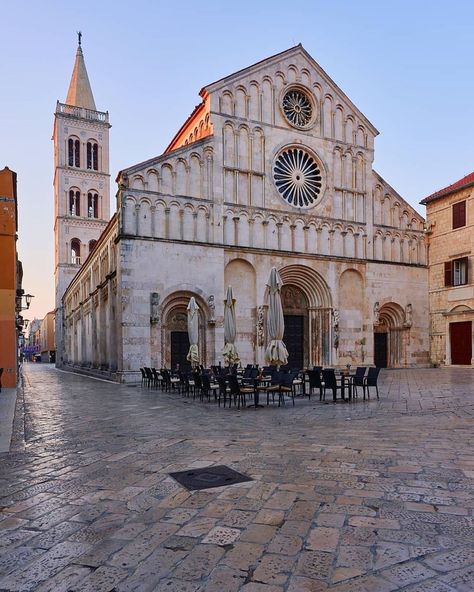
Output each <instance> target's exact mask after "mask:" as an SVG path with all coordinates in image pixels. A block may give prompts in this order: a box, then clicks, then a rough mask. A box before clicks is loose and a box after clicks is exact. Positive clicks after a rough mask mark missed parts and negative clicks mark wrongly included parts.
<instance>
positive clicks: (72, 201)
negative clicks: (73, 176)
mask: <svg viewBox="0 0 474 592" xmlns="http://www.w3.org/2000/svg"><path fill="white" fill-rule="evenodd" d="M69 214H70V215H71V216H80V215H81V193H80V191H78V190H77V189H71V190H70V191H69Z"/></svg>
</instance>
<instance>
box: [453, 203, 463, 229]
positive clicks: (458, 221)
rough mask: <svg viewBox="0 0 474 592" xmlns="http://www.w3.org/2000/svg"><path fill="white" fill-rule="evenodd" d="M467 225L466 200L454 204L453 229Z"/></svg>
mask: <svg viewBox="0 0 474 592" xmlns="http://www.w3.org/2000/svg"><path fill="white" fill-rule="evenodd" d="M463 226H466V201H465V200H464V201H458V203H455V204H453V229H454V228H462V227H463Z"/></svg>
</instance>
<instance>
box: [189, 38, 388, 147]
mask: <svg viewBox="0 0 474 592" xmlns="http://www.w3.org/2000/svg"><path fill="white" fill-rule="evenodd" d="M297 54H300V55H302V56H303V57H304V58H305V59H306V60H307V61H308V62H309V63H310V65H311V66H312V67H313V68H314V70H315V71H316V72H317V73H318V75H319V76H320V77H321V78H322V79H323V80H324V81H325V82H326V83H327V84H328V85H329V86H332V87H333V88H334V89H335V91H336V92H337V93H338V94H339V96H340V97H341V99H342V100H344V101H345V102H346V103H347V104H348V106H349V107H350V108H351V109H352V110H353V111H354V113H355V114H357V116H358V117H360V119H361V120H363V121H364V123H365V124H366V125H367V127H368V128H370V130H371V131H372V133H373V134H374V136H376V135H378V133H379V131H378V130H377V128H376V127H375V126H374V125H373V124H372V123H371V122H370V121H369V120H368V119H367V117H366V116H365V115H364V114H363V113H362V112H361V111H360V110H359V109H358V108H357V107H356V106H355V105H354V103H353V102H352V101H351V100H350V99H349V97H348V96H347V95H346V94H345V93H344V92H343V91H342V90H341V89H340V88H339V86H338V85H337V84H336V83H335V82H334V80H333V79H332V78H331V77H330V76H329V75H328V74H327V73H326V72H325V71H324V70H323V68H321V66H320V65H319V64H318V63H317V62H316V61H315V60H314V58H313V57H312V56H311V55H310V54H309V53H308V52H307V51H306V50H305V48H304V47H303V46H302V45H301V43H299V44H298V45H295V46H294V47H290V49H286V50H285V51H282V52H280V53H277V54H275V55H273V56H271V57H269V58H265V59H263V60H261V61H259V62H256V63H255V64H253V65H252V66H247V67H246V68H243V69H242V70H238V71H237V72H234V73H233V74H230V75H229V76H225V77H224V78H220V79H219V80H216V81H215V82H211V83H210V84H208V85H206V86H204V87H203V88H202V89H201V90H200V92H199V94H200V95H201V97H205V96H207V95H208V94H209V93H211V92H216V91H219V90H220V89H221V88H223V87H226V86H228V85H229V84H233V83H235V82H236V81H237V80H239V79H240V78H244V77H246V76H248V75H249V73H250V72H259V71H260V70H263V69H264V68H268V66H271V65H273V64H277V63H278V62H281V61H282V60H283V59H286V58H288V57H290V56H292V55H297Z"/></svg>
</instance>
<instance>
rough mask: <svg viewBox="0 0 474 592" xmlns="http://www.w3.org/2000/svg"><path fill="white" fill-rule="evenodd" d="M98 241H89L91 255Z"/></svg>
mask: <svg viewBox="0 0 474 592" xmlns="http://www.w3.org/2000/svg"><path fill="white" fill-rule="evenodd" d="M96 244H97V241H96V240H91V241H89V253H92V251H93V250H94V247H95V246H96Z"/></svg>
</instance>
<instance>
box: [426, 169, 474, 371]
mask: <svg viewBox="0 0 474 592" xmlns="http://www.w3.org/2000/svg"><path fill="white" fill-rule="evenodd" d="M421 203H422V204H423V205H425V206H426V212H427V229H428V240H429V303H430V340H431V348H430V349H431V361H432V362H433V363H434V364H445V365H448V366H449V365H463V366H465V365H468V366H471V365H474V353H473V351H474V347H473V342H474V333H473V326H474V281H473V274H474V268H473V263H472V262H473V255H474V173H471V174H469V175H466V176H465V177H463V178H462V179H460V180H459V181H456V182H455V183H453V184H452V185H449V186H448V187H445V188H444V189H441V190H439V191H437V192H436V193H433V194H432V195H429V196H428V197H425V199H423V200H422V202H421Z"/></svg>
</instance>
